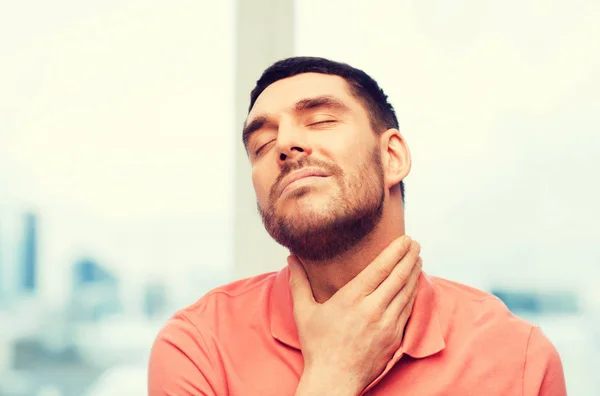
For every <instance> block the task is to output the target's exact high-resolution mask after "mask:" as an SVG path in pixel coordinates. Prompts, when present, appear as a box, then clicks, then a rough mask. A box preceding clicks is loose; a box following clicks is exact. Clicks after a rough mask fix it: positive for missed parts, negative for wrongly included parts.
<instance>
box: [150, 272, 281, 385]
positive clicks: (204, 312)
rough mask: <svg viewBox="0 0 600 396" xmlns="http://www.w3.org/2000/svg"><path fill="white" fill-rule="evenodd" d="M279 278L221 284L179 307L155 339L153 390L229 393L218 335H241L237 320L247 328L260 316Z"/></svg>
mask: <svg viewBox="0 0 600 396" xmlns="http://www.w3.org/2000/svg"><path fill="white" fill-rule="evenodd" d="M274 277H275V274H274V273H270V274H263V275H259V276H256V277H253V278H248V279H243V280H239V281H236V282H232V283H229V284H226V285H223V286H220V287H218V288H215V289H213V290H211V291H210V292H208V293H207V294H206V295H204V296H203V297H202V298H200V299H199V300H198V301H196V302H195V303H193V304H191V305H190V306H188V307H185V308H183V309H181V310H179V311H177V312H176V313H175V314H174V315H173V316H172V317H171V318H170V319H169V320H168V321H167V322H166V323H165V325H164V326H163V327H162V328H161V330H160V331H159V333H158V335H157V336H156V339H155V341H154V343H153V346H152V350H151V353H150V360H149V389H150V391H149V394H150V395H152V396H154V395H164V394H197V393H198V392H200V394H205V395H219V394H228V391H227V383H226V381H225V374H224V369H223V361H222V357H221V354H220V351H219V345H218V344H217V342H216V340H217V337H216V335H217V334H219V336H220V337H221V339H233V338H235V337H237V334H235V333H234V331H235V329H237V328H239V327H238V326H236V324H237V325H240V326H242V327H243V326H244V321H247V322H249V321H251V320H253V319H254V318H256V315H255V313H256V311H257V310H261V309H263V308H262V307H261V305H262V304H263V303H264V302H265V301H266V300H267V299H268V295H269V292H270V288H271V286H272V283H273V279H274ZM259 319H260V318H259ZM259 319H257V320H259Z"/></svg>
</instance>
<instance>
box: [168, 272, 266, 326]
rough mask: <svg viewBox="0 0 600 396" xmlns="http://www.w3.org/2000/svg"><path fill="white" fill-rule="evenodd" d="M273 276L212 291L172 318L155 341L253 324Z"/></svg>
mask: <svg viewBox="0 0 600 396" xmlns="http://www.w3.org/2000/svg"><path fill="white" fill-rule="evenodd" d="M276 275H277V273H276V272H271V273H266V274H261V275H258V276H255V277H251V278H246V279H241V280H238V281H235V282H231V283H228V284H225V285H222V286H219V287H217V288H215V289H212V290H211V291H209V292H208V293H206V294H205V295H204V296H202V297H201V298H200V299H198V300H197V301H196V302H194V303H193V304H191V305H189V306H187V307H184V308H182V309H180V310H178V311H177V312H175V314H174V315H173V316H172V317H171V319H170V320H169V321H168V322H167V323H166V324H165V326H164V327H163V328H162V329H161V331H160V333H159V335H158V337H173V336H175V335H177V334H181V335H186V336H188V337H189V336H191V334H190V333H191V332H195V333H196V334H198V335H199V334H206V333H212V332H214V331H216V330H218V328H219V327H221V326H220V324H223V323H228V322H238V323H239V322H243V321H245V320H252V318H255V317H256V314H258V313H259V312H260V311H263V310H264V309H267V306H268V300H269V296H270V291H271V288H272V284H273V282H274V279H275V277H276Z"/></svg>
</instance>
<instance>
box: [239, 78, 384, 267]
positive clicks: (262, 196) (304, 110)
mask: <svg viewBox="0 0 600 396" xmlns="http://www.w3.org/2000/svg"><path fill="white" fill-rule="evenodd" d="M244 135H245V137H246V139H247V149H248V153H249V156H250V161H251V164H252V181H253V184H254V190H255V192H256V197H257V201H258V209H259V213H260V214H261V217H262V220H263V223H264V225H265V228H266V229H267V231H268V232H269V234H270V235H271V236H272V237H273V239H275V240H276V241H277V242H279V243H280V244H282V245H283V246H286V247H287V248H288V249H289V250H290V252H291V253H293V254H296V255H298V256H300V257H302V258H305V259H309V260H316V261H320V260H327V259H331V258H333V257H335V256H337V255H338V254H341V253H343V252H345V251H347V250H348V249H350V248H352V247H353V246H354V245H356V243H358V242H359V241H360V240H362V239H363V238H364V237H365V236H366V235H368V234H369V233H370V232H371V231H372V230H373V229H374V228H375V226H376V225H377V223H378V221H379V219H380V218H381V215H382V212H383V202H384V198H385V194H384V182H383V180H384V178H383V167H382V164H381V152H380V146H379V139H378V137H377V135H376V134H375V133H374V132H373V131H372V128H371V124H370V120H369V116H368V113H367V111H366V110H365V108H364V107H363V105H362V104H361V103H360V102H359V100H358V99H356V98H355V97H354V96H353V95H352V94H351V93H350V88H349V86H348V85H347V83H346V81H345V80H344V79H342V78H341V77H338V76H332V75H325V74H317V73H305V74H300V75H297V76H293V77H290V78H286V79H283V80H279V81H277V82H275V83H273V84H271V85H270V86H269V87H267V88H266V89H265V90H264V91H263V92H262V94H261V95H260V96H259V97H258V99H257V100H256V103H255V104H254V107H253V108H252V110H251V112H250V114H249V115H248V119H247V122H246V128H245V129H244Z"/></svg>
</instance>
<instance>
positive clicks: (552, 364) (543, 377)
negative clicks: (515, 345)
mask: <svg viewBox="0 0 600 396" xmlns="http://www.w3.org/2000/svg"><path fill="white" fill-rule="evenodd" d="M523 395H524V396H566V395H567V389H566V385H565V376H564V373H563V367H562V362H561V360H560V356H559V354H558V351H557V350H556V348H555V347H554V345H553V344H552V343H551V342H550V340H549V339H548V338H547V337H546V336H545V335H544V333H543V332H542V330H541V329H540V328H539V327H537V326H536V327H533V328H532V330H531V334H530V335H529V342H528V344H527V351H526V355H525V369H524V373H523Z"/></svg>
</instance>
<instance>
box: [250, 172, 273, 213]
mask: <svg viewBox="0 0 600 396" xmlns="http://www.w3.org/2000/svg"><path fill="white" fill-rule="evenodd" d="M272 183H273V182H272V181H270V178H269V177H268V176H267V175H265V172H259V171H256V170H255V171H253V172H252V184H253V185H254V193H255V194H256V199H257V201H258V203H259V204H260V206H261V207H264V205H265V203H266V202H267V201H268V199H269V190H270V189H271V185H272Z"/></svg>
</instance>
